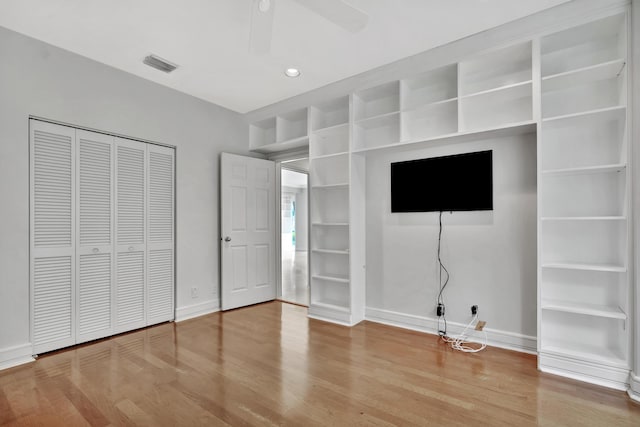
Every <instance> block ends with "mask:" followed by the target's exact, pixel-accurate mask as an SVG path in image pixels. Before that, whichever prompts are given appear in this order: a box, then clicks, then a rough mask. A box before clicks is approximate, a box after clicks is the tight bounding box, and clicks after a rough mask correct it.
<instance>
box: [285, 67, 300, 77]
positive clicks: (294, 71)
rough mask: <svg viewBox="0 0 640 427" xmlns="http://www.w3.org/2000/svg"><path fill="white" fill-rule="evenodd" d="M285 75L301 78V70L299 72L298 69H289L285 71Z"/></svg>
mask: <svg viewBox="0 0 640 427" xmlns="http://www.w3.org/2000/svg"><path fill="white" fill-rule="evenodd" d="M284 75H285V76H287V77H299V76H300V70H298V69H297V68H287V69H286V70H284Z"/></svg>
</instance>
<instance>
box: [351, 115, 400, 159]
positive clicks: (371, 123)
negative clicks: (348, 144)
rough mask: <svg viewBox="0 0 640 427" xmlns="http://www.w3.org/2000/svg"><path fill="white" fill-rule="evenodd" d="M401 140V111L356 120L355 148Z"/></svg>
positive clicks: (393, 142) (371, 146)
mask: <svg viewBox="0 0 640 427" xmlns="http://www.w3.org/2000/svg"><path fill="white" fill-rule="evenodd" d="M398 142H400V113H399V112H394V113H388V114H385V115H382V116H376V117H373V118H370V119H365V120H361V121H359V122H356V124H355V126H354V142H353V144H354V150H360V149H368V148H374V147H379V146H383V145H389V144H397V143H398Z"/></svg>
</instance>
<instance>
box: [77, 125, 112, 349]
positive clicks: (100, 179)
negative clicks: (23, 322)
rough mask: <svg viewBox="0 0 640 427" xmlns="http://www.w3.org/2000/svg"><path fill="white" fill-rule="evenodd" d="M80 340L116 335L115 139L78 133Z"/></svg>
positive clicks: (107, 136)
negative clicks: (114, 290)
mask: <svg viewBox="0 0 640 427" xmlns="http://www.w3.org/2000/svg"><path fill="white" fill-rule="evenodd" d="M76 138H77V144H78V149H77V153H78V156H77V162H78V167H77V168H76V174H77V182H78V187H79V191H78V193H77V194H78V198H77V200H78V203H77V205H78V206H77V218H78V221H77V230H78V232H77V237H76V272H77V273H76V278H77V292H76V294H77V300H76V304H77V319H78V320H77V327H78V330H77V342H79V343H80V342H85V341H89V340H93V339H97V338H102V337H106V336H109V335H111V334H112V333H113V312H114V310H113V308H114V304H113V300H114V295H113V272H114V267H115V266H114V259H113V234H114V215H113V187H114V182H113V181H114V180H113V167H114V160H113V137H112V136H109V135H104V134H100V133H96V132H87V131H83V130H77V131H76Z"/></svg>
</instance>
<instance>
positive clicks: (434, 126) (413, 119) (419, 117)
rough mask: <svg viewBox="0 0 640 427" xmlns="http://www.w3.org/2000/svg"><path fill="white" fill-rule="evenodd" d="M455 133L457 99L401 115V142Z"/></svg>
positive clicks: (422, 107) (429, 105)
mask: <svg viewBox="0 0 640 427" xmlns="http://www.w3.org/2000/svg"><path fill="white" fill-rule="evenodd" d="M457 131H458V103H457V99H450V100H447V101H442V102H437V103H433V104H427V105H423V106H421V107H420V108H417V109H414V110H411V111H406V112H403V113H402V131H401V138H400V139H401V140H402V141H408V140H419V139H428V138H433V137H437V136H441V135H449V134H453V133H456V132H457Z"/></svg>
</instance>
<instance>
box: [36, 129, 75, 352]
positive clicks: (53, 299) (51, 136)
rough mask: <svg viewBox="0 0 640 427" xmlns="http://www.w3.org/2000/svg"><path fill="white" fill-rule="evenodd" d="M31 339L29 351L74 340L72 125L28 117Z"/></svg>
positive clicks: (40, 350) (57, 345)
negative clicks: (29, 120) (29, 151)
mask: <svg viewBox="0 0 640 427" xmlns="http://www.w3.org/2000/svg"><path fill="white" fill-rule="evenodd" d="M29 130H30V149H31V169H30V173H31V180H30V182H31V189H30V193H31V194H30V198H31V200H30V202H31V212H30V216H31V218H30V220H31V226H30V234H31V236H30V240H31V260H30V262H31V266H30V270H31V271H30V273H31V274H30V286H31V298H32V306H31V339H32V343H33V351H34V354H38V353H43V352H46V351H50V350H54V349H57V348H62V347H66V346H69V345H72V344H74V343H75V318H74V304H75V293H74V279H75V278H74V271H75V266H74V264H75V259H74V242H75V230H74V222H75V203H74V199H75V196H74V194H75V179H74V176H73V172H74V170H75V164H74V163H75V161H74V152H75V132H76V131H75V129H72V128H67V127H64V126H56V125H52V124H49V123H44V122H38V121H33V120H32V121H31V122H30V126H29Z"/></svg>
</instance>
